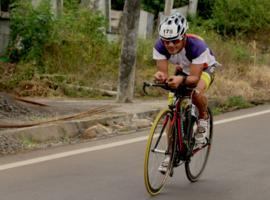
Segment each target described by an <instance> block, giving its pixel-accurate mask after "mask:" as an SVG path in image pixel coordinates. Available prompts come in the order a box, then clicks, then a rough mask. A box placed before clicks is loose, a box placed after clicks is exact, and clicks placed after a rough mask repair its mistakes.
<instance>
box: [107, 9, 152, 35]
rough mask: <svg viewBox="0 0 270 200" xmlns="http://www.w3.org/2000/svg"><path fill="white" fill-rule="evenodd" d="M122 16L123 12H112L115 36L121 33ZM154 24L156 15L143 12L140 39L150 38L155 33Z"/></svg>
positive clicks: (141, 12) (140, 22)
mask: <svg viewBox="0 0 270 200" xmlns="http://www.w3.org/2000/svg"><path fill="white" fill-rule="evenodd" d="M122 15H123V11H118V10H111V28H112V32H113V33H114V34H118V33H120V29H121V17H122ZM153 24H154V15H153V14H151V13H148V12H146V11H144V10H141V11H140V21H139V30H138V37H139V38H144V39H145V38H148V37H150V36H151V35H152V33H153Z"/></svg>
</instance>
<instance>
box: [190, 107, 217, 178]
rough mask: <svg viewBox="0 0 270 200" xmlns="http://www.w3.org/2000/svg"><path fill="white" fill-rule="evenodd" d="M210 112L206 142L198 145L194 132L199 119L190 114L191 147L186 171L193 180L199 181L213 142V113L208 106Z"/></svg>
mask: <svg viewBox="0 0 270 200" xmlns="http://www.w3.org/2000/svg"><path fill="white" fill-rule="evenodd" d="M208 114H209V129H208V133H207V139H206V144H204V145H201V146H198V145H196V144H195V139H194V134H195V131H196V130H197V120H196V118H194V117H192V116H191V114H190V115H189V116H190V118H189V120H190V121H189V128H188V130H189V133H188V134H189V139H188V143H189V147H190V148H191V149H190V157H189V159H188V160H187V161H186V163H185V171H186V175H187V178H188V179H189V180H190V181H191V182H196V181H198V179H199V177H200V176H201V174H202V173H203V170H204V169H205V166H206V163H207V160H208V157H209V153H210V149H211V144H212V138H213V115H212V112H211V110H210V109H209V108H208Z"/></svg>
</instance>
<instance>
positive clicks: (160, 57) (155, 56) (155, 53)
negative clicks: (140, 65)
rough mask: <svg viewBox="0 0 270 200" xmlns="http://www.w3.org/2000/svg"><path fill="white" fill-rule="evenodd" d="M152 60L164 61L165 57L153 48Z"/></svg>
mask: <svg viewBox="0 0 270 200" xmlns="http://www.w3.org/2000/svg"><path fill="white" fill-rule="evenodd" d="M153 59H154V60H166V59H167V58H166V56H165V55H162V54H161V53H159V52H158V51H157V50H156V49H155V48H153Z"/></svg>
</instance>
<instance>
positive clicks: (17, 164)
mask: <svg viewBox="0 0 270 200" xmlns="http://www.w3.org/2000/svg"><path fill="white" fill-rule="evenodd" d="M267 113H270V110H265V111H260V112H256V113H252V114H247V115H242V116H238V117H232V118H229V119H223V120H219V121H215V122H214V124H215V125H218V124H224V123H228V122H233V121H237V120H241V119H246V118H250V117H255V116H258V115H264V114H267ZM147 138H148V136H142V137H137V138H133V139H128V140H123V141H119V142H113V143H110V144H104V145H99V146H94V147H88V148H82V149H77V150H73V151H67V152H63V153H57V154H52V155H48V156H42V157H38V158H33V159H28V160H24V161H19V162H14V163H9V164H4V165H0V171H2V170H7V169H11V168H16V167H22V166H26V165H32V164H35V163H40V162H45V161H49V160H55V159H59V158H65V157H68V156H74V155H78V154H82V153H87V152H92V151H98V150H103V149H108V148H113V147H118V146H122V145H127V144H131V143H135V142H141V141H144V140H147Z"/></svg>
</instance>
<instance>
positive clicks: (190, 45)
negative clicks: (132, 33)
mask: <svg viewBox="0 0 270 200" xmlns="http://www.w3.org/2000/svg"><path fill="white" fill-rule="evenodd" d="M153 58H154V59H155V60H164V59H166V60H168V61H170V62H171V63H172V64H174V65H176V66H181V67H182V68H183V72H185V73H187V74H189V66H190V64H203V65H204V66H205V69H207V68H208V67H209V66H211V65H213V64H215V63H217V61H216V59H215V57H214V55H213V54H212V52H211V50H210V49H209V48H208V46H207V45H206V43H205V42H204V41H203V39H202V38H200V37H199V36H196V35H193V34H187V40H186V46H185V48H183V49H182V50H181V51H180V52H179V53H177V54H175V55H170V54H169V52H168V51H167V49H166V48H165V45H164V44H163V42H162V40H161V39H159V40H158V41H157V42H156V45H155V47H154V49H153Z"/></svg>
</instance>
